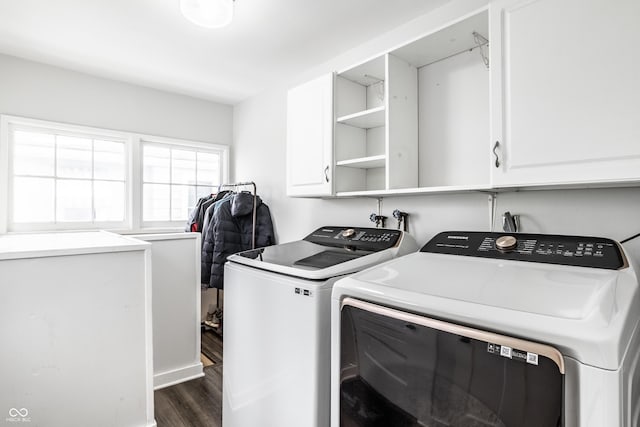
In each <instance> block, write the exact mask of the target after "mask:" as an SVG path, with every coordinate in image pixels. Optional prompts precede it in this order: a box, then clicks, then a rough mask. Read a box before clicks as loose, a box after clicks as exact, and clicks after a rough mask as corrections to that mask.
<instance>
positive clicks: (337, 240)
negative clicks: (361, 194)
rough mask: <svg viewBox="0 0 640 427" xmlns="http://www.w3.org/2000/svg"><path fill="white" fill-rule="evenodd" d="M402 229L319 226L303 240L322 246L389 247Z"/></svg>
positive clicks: (367, 248) (381, 248)
mask: <svg viewBox="0 0 640 427" xmlns="http://www.w3.org/2000/svg"><path fill="white" fill-rule="evenodd" d="M401 235H402V231H400V230H388V229H385V228H361V227H332V226H327V227H320V228H318V229H317V230H315V231H314V232H313V233H311V234H309V235H308V236H307V237H305V238H304V240H306V241H308V242H311V243H316V244H318V245H323V246H334V247H347V248H353V249H361V250H366V251H374V252H375V251H381V250H384V249H389V248H392V247H394V246H396V244H397V243H398V240H399V239H400V236H401Z"/></svg>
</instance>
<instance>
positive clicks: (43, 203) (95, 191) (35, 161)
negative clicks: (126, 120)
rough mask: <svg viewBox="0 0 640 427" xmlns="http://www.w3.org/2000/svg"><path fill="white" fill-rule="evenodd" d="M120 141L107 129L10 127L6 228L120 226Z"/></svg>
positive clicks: (122, 207)
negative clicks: (94, 131) (101, 132)
mask: <svg viewBox="0 0 640 427" xmlns="http://www.w3.org/2000/svg"><path fill="white" fill-rule="evenodd" d="M125 146H126V140H124V139H122V138H120V139H114V138H112V137H111V135H107V134H104V135H95V134H87V133H80V132H69V131H65V130H63V129H54V128H44V127H34V126H15V125H13V126H11V127H10V129H9V171H10V173H9V200H8V201H9V209H8V217H9V225H10V229H15V230H31V229H60V228H87V227H92V228H100V227H102V228H113V227H122V226H123V225H124V224H125V220H126V214H125V211H126V206H127V203H126V201H127V197H126V183H127V179H126V169H127V168H126V164H127V158H126V156H125Z"/></svg>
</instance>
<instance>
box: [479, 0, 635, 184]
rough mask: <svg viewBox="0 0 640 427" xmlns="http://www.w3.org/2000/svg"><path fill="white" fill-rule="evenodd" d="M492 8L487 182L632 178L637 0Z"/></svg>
mask: <svg viewBox="0 0 640 427" xmlns="http://www.w3.org/2000/svg"><path fill="white" fill-rule="evenodd" d="M490 13H491V14H490V27H491V33H490V40H491V72H492V76H491V91H492V135H493V138H492V146H491V149H492V150H493V152H492V156H491V163H492V165H491V168H492V171H493V172H492V181H493V184H494V185H496V186H509V185H519V184H523V185H526V184H532V185H536V184H573V183H615V182H628V181H638V180H639V179H640V78H639V77H638V76H640V56H639V55H638V51H639V49H640V48H639V47H638V43H639V42H640V25H639V22H640V2H639V1H638V0H617V1H615V2H611V1H609V0H525V1H523V0H497V1H495V2H493V3H492V4H491V12H490ZM496 144H497V145H496ZM496 161H497V162H498V163H496Z"/></svg>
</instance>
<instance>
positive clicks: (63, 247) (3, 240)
mask: <svg viewBox="0 0 640 427" xmlns="http://www.w3.org/2000/svg"><path fill="white" fill-rule="evenodd" d="M149 246H150V244H149V243H146V242H143V241H141V240H137V239H135V238H133V237H127V236H121V235H119V234H114V233H110V232H108V231H79V232H59V233H56V232H52V233H34V234H31V233H28V234H6V235H0V260H6V259H20V258H39V257H49V256H64V255H77V254H91V253H104V252H125V251H135V250H141V249H145V248H147V247H149Z"/></svg>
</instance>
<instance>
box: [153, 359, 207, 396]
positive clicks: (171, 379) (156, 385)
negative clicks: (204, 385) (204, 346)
mask: <svg viewBox="0 0 640 427" xmlns="http://www.w3.org/2000/svg"><path fill="white" fill-rule="evenodd" d="M200 377H204V371H203V368H202V363H201V362H197V363H194V364H193V365H190V366H185V367H182V368H179V369H174V370H171V371H165V372H159V373H157V374H155V375H154V376H153V389H154V390H159V389H161V388H165V387H169V386H172V385H175V384H180V383H183V382H185V381H189V380H193V379H196V378H200Z"/></svg>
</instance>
